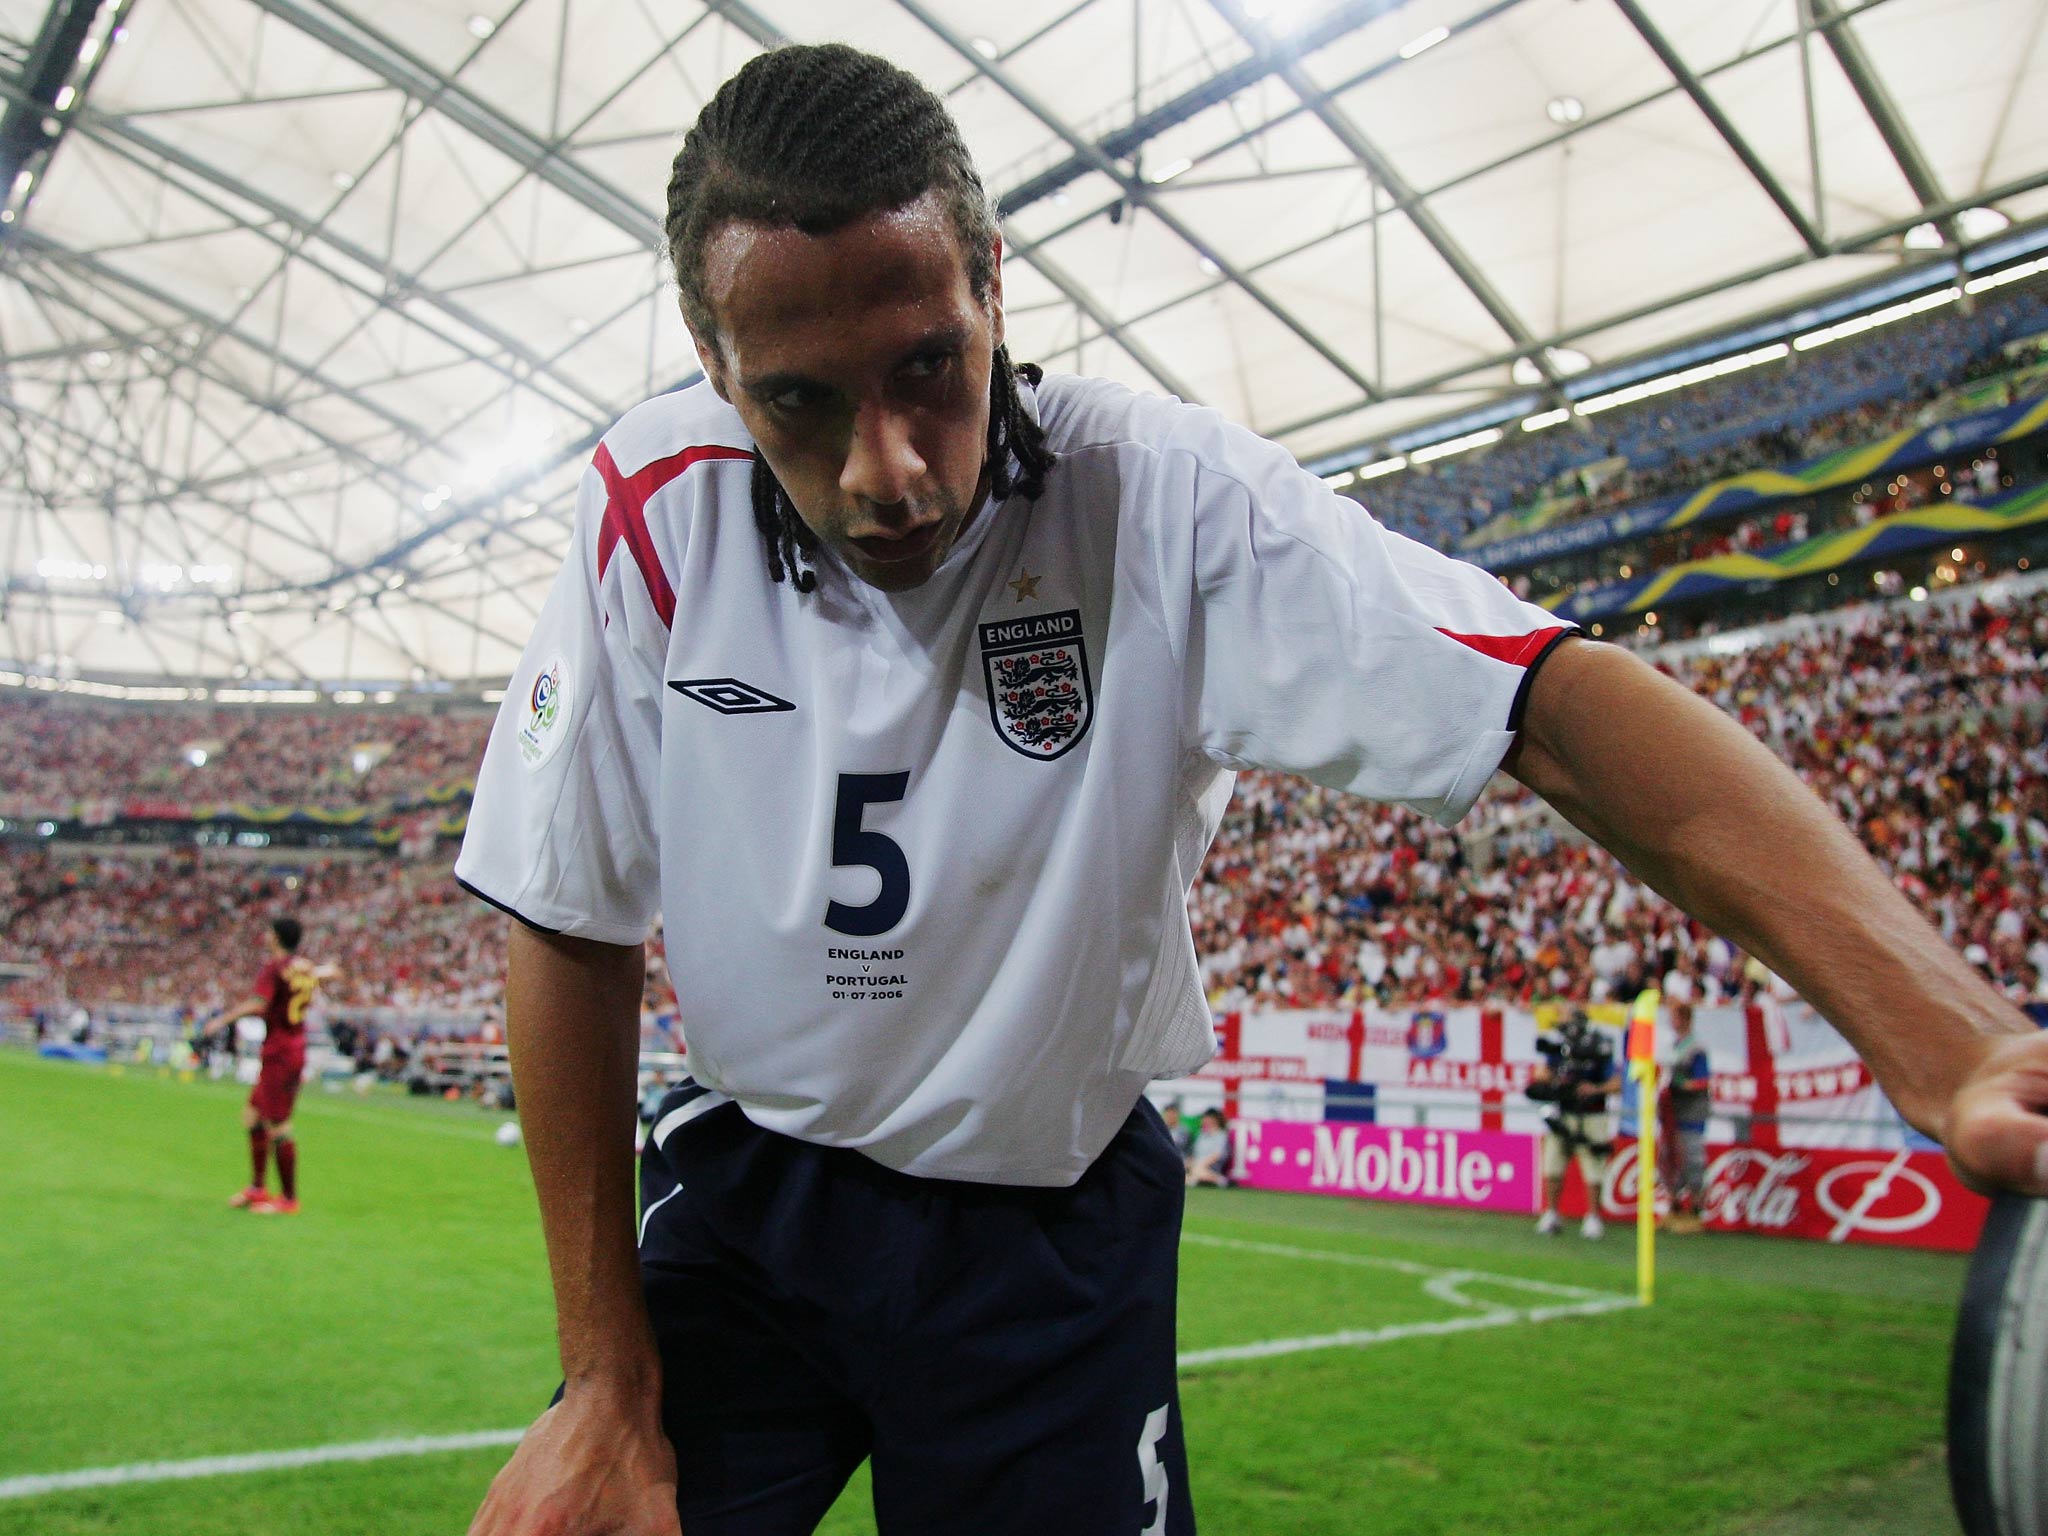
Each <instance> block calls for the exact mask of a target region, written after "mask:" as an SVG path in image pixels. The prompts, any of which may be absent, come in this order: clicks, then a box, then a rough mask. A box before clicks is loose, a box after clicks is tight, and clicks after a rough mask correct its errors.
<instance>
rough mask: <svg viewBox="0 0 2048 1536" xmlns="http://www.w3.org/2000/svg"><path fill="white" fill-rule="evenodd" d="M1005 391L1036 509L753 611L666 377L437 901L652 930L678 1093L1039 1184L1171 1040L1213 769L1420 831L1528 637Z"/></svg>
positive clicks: (1508, 694)
mask: <svg viewBox="0 0 2048 1536" xmlns="http://www.w3.org/2000/svg"><path fill="white" fill-rule="evenodd" d="M1026 403H1027V406H1029V407H1030V408H1031V409H1032V410H1033V411H1034V414H1036V415H1037V416H1038V417H1039V418H1040V420H1041V421H1042V422H1043V425H1044V427H1045V432H1046V438H1047V443H1048V445H1049V446H1050V447H1051V449H1052V450H1053V451H1054V452H1055V453H1056V454H1057V455H1058V456H1059V462H1058V465H1057V467H1055V468H1054V469H1053V470H1052V472H1051V474H1050V475H1049V476H1048V477H1047V480H1046V486H1045V490H1044V493H1043V494H1042V495H1041V496H1040V497H1039V498H1038V499H1037V500H1036V501H1026V500H1024V499H1022V498H1021V497H1012V498H1010V499H1009V500H1007V501H1005V502H1003V503H1001V504H1000V505H995V504H991V505H985V506H983V507H982V508H981V510H980V512H979V514H978V515H977V516H976V517H975V518H974V519H973V520H972V522H971V523H970V524H969V525H968V527H967V529H966V530H965V532H964V533H963V534H962V535H961V537H960V540H959V542H958V544H957V545H956V546H955V547H954V549H953V550H952V551H951V552H950V554H949V555H948V557H947V559H946V561H945V563H944V564H943V565H941V566H940V567H939V569H938V570H937V572H935V573H934V574H933V576H932V577H931V579H930V580H929V581H927V582H926V583H925V584H924V585H922V586H920V587H917V588H915V589H914V590H911V591H907V592H896V593H887V592H882V591H879V590H877V589H875V588H873V587H870V586H867V585H866V584H865V583H862V582H860V581H859V580H857V579H856V578H854V577H852V576H850V575H849V574H848V573H847V572H846V570H845V569H844V567H842V566H841V565H839V564H838V563H837V562H836V561H835V560H834V559H833V558H832V557H831V556H830V555H829V554H821V555H820V557H819V562H818V567H817V570H818V583H819V584H818V589H817V591H816V592H814V593H812V594H809V595H803V594H799V593H798V592H797V591H796V590H795V589H794V588H793V587H792V586H790V585H788V584H778V583H775V582H773V581H771V580H770V579H769V576H768V569H767V564H766V559H765V555H764V551H763V549H762V540H761V535H760V533H759V532H758V531H757V529H756V526H755V522H754V516H753V509H752V504H751V500H750V497H749V476H750V474H751V471H752V466H751V460H750V454H751V450H752V443H751V440H750V439H749V437H748V436H747V434H746V431H745V429H744V428H743V427H742V426H741V424H740V419H739V416H738V414H737V413H736V412H735V411H733V410H732V408H731V407H730V406H728V405H726V404H725V403H724V402H723V401H721V400H720V399H719V398H718V397H717V396H716V395H715V394H714V393H713V392H712V391H711V389H710V388H709V387H708V386H706V385H698V386H696V387H695V388H692V389H688V390H684V391H682V392H680V393H678V394H674V395H668V396H664V397H662V398H660V399H657V400H653V401H650V402H648V403H647V404H645V405H642V406H640V407H638V408H637V409H636V410H634V411H632V412H631V413H630V414H628V415H627V416H626V417H625V419H624V420H622V421H621V422H620V423H619V424H618V425H617V426H616V427H614V428H613V429H612V431H611V432H610V433H608V434H607V435H606V437H605V439H604V442H603V444H602V445H601V446H600V447H599V449H598V451H597V455H596V459H595V462H594V464H593V466H592V468H591V471H590V473H589V474H588V475H586V476H585V478H584V481H583V486H582V492H581V496H580V500H579V503H578V510H577V519H576V532H575V538H574V543H573V545H572V547H571V550H570V554H569V558H568V561H567V563H566V564H565V565H564V567H563V569H562V572H561V575H560V577H559V578H558V579H557V581H556V583H555V586H554V589H553V591H552V593H551V594H550V595H549V597H548V600H547V603H546V605H545V607H544V609H543V611H542V613H541V616H540V619H539V622H538V624H537V626H536V629H535V632H534V636H533V640H532V642H531V644H529V646H528V647H527V650H526V654H525V656H524V657H523V658H522V660H521V662H520V665H519V670H518V672H517V673H516V674H515V676H514V677H513V679H512V682H511V685H510V687H509V688H508V690H507V693H506V698H505V703H504V706H503V708H502V709H501V710H500V711H499V715H498V720H497V724H496V727H495V728H494V730H493V732H492V735H491V741H490V747H489V750H488V752H487V753H486V755H485V758H484V764H483V768H482V771H481V773H480V775H479V777H478V782H477V791H476V801H475V805H474V808H473V809H472V811H471V814H470V821H469V833H468V836H467V837H466V838H465V839H464V843H463V850H462V857H461V859H460V861H459V862H458V864H457V866H456V873H457V875H458V877H459V878H460V879H461V880H462V881H463V882H464V884H466V885H467V886H469V887H470V889H472V890H473V891H475V892H476V893H477V894H478V895H481V896H483V897H485V898H486V899H487V900H489V901H491V902H493V903H495V904H497V905H499V906H501V907H504V908H506V909H507V910H509V911H511V912H513V913H515V914H516V915H518V916H519V917H520V918H522V919H523V920H525V921H526V922H528V923H530V924H533V925H535V926H538V927H542V928H547V929H552V930H556V931H559V932H562V933H567V934H573V935H578V936H581V937H585V938H590V939H597V940H602V941H604V942H607V943H613V944H633V943H637V942H639V941H640V940H641V939H642V938H643V937H644V936H645V935H646V934H647V932H648V930H649V927H650V925H651V923H652V921H653V919H654V916H655V914H656V912H657V911H659V912H660V913H662V914H663V916H664V926H665V930H666V940H667V948H668V962H669V968H670V971H671V972H672V974H673V977H674V981H675V986H676V993H677V996H678V997H679V999H680V1000H681V1008H682V1017H683V1021H684V1030H685V1035H686V1038H687V1041H688V1046H689V1059H690V1065H691V1069H692V1071H693V1072H694V1073H695V1075H696V1076H697V1078H698V1080H699V1081H701V1082H703V1083H706V1084H707V1085H709V1086H711V1087H712V1088H715V1089H718V1090H721V1091H723V1092H725V1093H727V1094H730V1095H731V1096H732V1097H733V1098H734V1099H736V1100H737V1101H738V1102H739V1104H740V1106H741V1107H742V1108H743V1109H744V1111H745V1112H746V1114H747V1115H748V1116H749V1117H750V1118H751V1119H752V1120H754V1121H755V1122H756V1123H757V1124H759V1125H761V1126H763V1127H765V1128H767V1129H769V1130H773V1131H779V1132H783V1133H785V1134H787V1135H791V1136H798V1137H802V1138H804V1139H806V1140H809V1141H814V1142H820V1143H824V1144H827V1145H832V1146H841V1147H855V1148H859V1149H860V1150H861V1151H863V1152H865V1153H866V1154H868V1155H869V1156H871V1157H873V1158H875V1159H876V1160H878V1161H880V1162H882V1163H884V1164H886V1165H888V1166H889V1167H892V1168H897V1169H901V1170H903V1171H905V1172H908V1173H913V1174H919V1175H924V1176H929V1177H938V1178H949V1179H969V1180H980V1181H987V1182H997V1183H1006V1184H1042V1185H1060V1184H1068V1183H1071V1182H1072V1181H1073V1180H1075V1179H1076V1178H1078V1177H1079V1176H1080V1174H1081V1173H1082V1171H1083V1170H1084V1169H1086V1168H1087V1166H1088V1164H1089V1163H1090V1162H1091V1161H1092V1160H1093V1159H1094V1157H1095V1155H1096V1154H1097V1153H1098V1152H1099V1151H1101V1149H1102V1148H1103V1147H1104V1146H1105V1145H1106V1144H1107V1143H1108V1142H1109V1139H1110V1138H1111V1136H1112V1135H1114V1134H1115V1132H1116V1130H1117V1128H1118V1126H1119V1125H1121V1124H1122V1122H1123V1120H1124V1118H1125V1116H1126V1115H1127V1114H1128V1113H1129V1112H1130V1109H1131V1107H1132V1105H1133V1104H1134V1103H1135V1102H1136V1100H1137V1098H1138V1096H1139V1094H1140V1093H1141V1092H1142V1091H1143V1089H1144V1087H1145V1085H1146V1084H1147V1083H1148V1082H1150V1081H1151V1080H1152V1079H1153V1078H1155V1077H1174V1076H1179V1075H1182V1074H1184V1073H1187V1072H1191V1071H1193V1070H1194V1069H1196V1068H1198V1067H1199V1066H1201V1065H1202V1064H1203V1063H1204V1062H1206V1061H1207V1060H1208V1059H1209V1058H1210V1056H1211V1054H1212V1052H1213V1049H1214V1046H1213V1040H1212V1031H1211V1020H1210V1014H1209V1009H1208V1006H1207V1003H1206V1001H1205V999H1204V997H1203V994H1202V988H1201V984H1200V979H1199V973H1198V971H1197V969H1196V964H1195V955H1194V946H1193V942H1192V940H1191V938H1190V936H1189V932H1188V922H1187V914H1186V900H1187V892H1188V887H1189V884H1190V882H1192V881H1193V879H1194V878H1195V876H1196V874H1197V872H1198V871H1199V869H1200V867H1201V862H1202V857H1203V854H1204V853H1205V851H1206V850H1207V848H1208V845H1209V840H1210V838H1211V836H1212V835H1213V834H1214V832H1215V830H1216V824H1217V822H1218V821H1219V820H1220V819H1221V817H1222V814H1223V808H1224V805H1225V803H1226V802H1227V801H1228V799H1229V795H1230V786H1231V782H1232V773H1231V770H1233V769H1236V768H1240V767H1250V766H1258V767H1269V768H1279V769H1286V770H1290V771H1292V772H1295V773H1299V774H1303V775H1305V776H1306V777H1308V778H1310V779H1313V780H1315V781H1316V782H1317V783H1319V784H1323V785H1326V786H1328V787H1330V788H1332V789H1340V790H1347V791H1351V792H1354V793H1357V794H1361V795H1367V796H1371V797H1372V798H1375V799H1379V800H1388V801H1397V802H1399V803H1401V804H1404V805H1409V806H1413V807H1415V808H1417V809H1418V810H1421V811H1424V812H1426V813H1428V814H1429V815H1431V816H1434V817H1436V818H1438V819H1439V820H1441V821H1443V822H1446V823H1449V822H1452V821H1455V820H1456V819H1457V818H1458V817H1459V816H1461V815H1462V814H1463V813H1464V812H1465V810H1466V808H1467V807H1469V806H1470V805H1471V803H1472V801H1473V799H1474V798H1475V797H1476V796H1477V795H1478V793H1479V791H1480V789H1481V788H1482V787H1483V786H1484V785H1485V783H1486V781H1487V779H1488V778H1489V777H1490V776H1491V775H1492V773H1493V771H1494V768H1495V767H1496V766H1497V765H1498V764H1499V762H1500V759H1501V757H1502V755H1503V754H1504V753H1505V752H1506V751H1507V749H1508V746H1509V744H1510V743H1511V742H1512V740H1513V729H1512V725H1513V720H1514V716H1515V712H1516V710H1517V708H1518V702H1519V696H1520V690H1521V689H1522V688H1523V685H1524V682H1525V679H1526V677H1527V676H1528V675H1529V669H1530V667H1531V665H1532V664H1533V662H1534V661H1535V660H1536V659H1537V658H1538V657H1539V656H1540V655H1541V654H1542V653H1543V652H1544V650H1545V649H1546V647H1547V646H1548V645H1549V644H1550V643H1551V642H1553V641H1554V640H1555V639H1556V638H1557V637H1558V636H1559V635H1561V634H1562V633H1563V632H1564V628H1563V626H1561V625H1560V623H1559V622H1558V620H1557V619H1555V618H1554V617H1553V616H1551V615H1550V614H1548V613H1546V612H1544V611H1543V610H1542V609H1540V608H1535V607H1531V606H1529V605H1528V604H1525V603H1522V602H1520V601H1518V600H1517V599H1515V598H1514V597H1513V596H1512V595H1511V594H1510V593H1508V592H1507V591H1506V590H1505V589H1504V588H1503V587H1502V586H1501V585H1500V583H1499V582H1498V581H1496V580H1494V579H1493V578H1492V577H1490V576H1488V575H1486V574H1485V573H1484V572H1482V571H1479V570H1477V569H1475V568H1473V567H1471V566H1468V565H1463V564H1459V563H1458V562H1456V561H1453V560H1449V559H1447V558H1445V557H1443V556H1441V555H1439V554H1436V553H1435V552H1433V551H1431V550H1428V549H1426V548H1424V547H1423V546H1421V545H1419V544H1416V543H1413V542H1411V541H1410V540H1407V539H1404V538H1401V537H1400V536H1398V535H1396V534H1392V533H1389V532H1388V531H1386V530H1385V529H1383V528H1381V527H1380V526H1379V525H1378V524H1377V523H1376V522H1374V521H1373V519H1372V518H1371V517H1370V516H1368V515H1367V514H1366V513H1365V512H1364V511H1363V510H1362V509H1361V508H1360V507H1359V506H1358V505H1357V504H1356V503H1354V502H1351V501H1347V500H1344V499H1341V498H1339V497H1338V496H1336V495H1335V494H1333V493H1332V492H1331V491H1330V490H1329V489H1328V488H1327V487H1326V486H1324V485H1323V483H1322V482H1321V481H1320V480H1318V479H1317V478H1315V477H1314V476H1312V475H1309V474H1307V473H1305V472H1304V471H1303V470H1302V469H1301V468H1300V467H1299V466H1298V465H1296V464H1295V463H1294V461H1293V460H1292V459H1291V458H1290V457H1289V456H1288V455H1287V453H1286V452H1285V451H1283V450H1282V449H1280V448H1278V447H1276V446H1274V445H1273V444H1271V443H1268V442H1266V441H1264V440H1263V439H1261V438H1259V437H1257V436H1255V435H1253V434H1252V433H1250V432H1247V431H1244V430H1242V429H1240V428H1237V427H1234V426H1231V425H1230V424H1229V423H1227V422H1225V421H1224V420H1223V418H1222V417H1220V416H1218V415H1217V414H1216V413H1215V412H1213V411H1209V410H1203V409H1197V408H1194V407H1191V406H1187V405H1183V404H1181V403H1180V402H1178V401H1173V400H1165V399H1159V398H1156V397H1151V396H1141V395H1135V394H1132V393H1130V392H1129V391H1127V390H1125V389H1123V388H1121V387H1119V386H1116V385H1112V384H1108V383H1103V382H1100V381H1095V380H1088V379H1079V378H1071V377H1052V378H1048V379H1047V380H1046V381H1045V382H1044V383H1043V384H1042V385H1041V386H1040V387H1039V388H1038V389H1037V390H1036V391H1031V390H1029V389H1028V388H1027V389H1026Z"/></svg>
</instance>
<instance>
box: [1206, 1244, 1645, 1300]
mask: <svg viewBox="0 0 2048 1536" xmlns="http://www.w3.org/2000/svg"><path fill="white" fill-rule="evenodd" d="M1180 1240H1181V1241H1182V1242H1184V1243H1199V1244H1201V1245H1202V1246H1203V1247H1205V1248H1234V1249H1236V1250H1237V1251H1238V1252H1240V1253H1264V1254H1271V1255H1273V1256H1274V1257H1276V1258H1282V1259H1314V1260H1317V1261H1319V1262H1321V1263H1324V1264H1350V1265H1355V1266H1357V1267H1358V1268H1360V1269H1390V1270H1392V1271H1394V1272H1395V1273H1396V1274H1401V1275H1414V1276H1417V1277H1418V1278H1421V1279H1426V1280H1434V1279H1437V1278H1439V1277H1440V1276H1445V1275H1456V1276H1457V1277H1458V1278H1459V1279H1461V1280H1484V1281H1487V1282H1488V1283H1489V1284H1493V1285H1507V1286H1513V1287H1515V1288H1517V1289H1518V1290H1524V1291H1539V1292H1541V1293H1542V1294H1543V1295H1546V1296H1571V1297H1576V1298H1579V1299H1582V1300H1587V1301H1599V1300H1604V1299H1606V1298H1608V1297H1612V1296H1614V1295H1616V1293H1615V1292H1613V1291H1601V1290H1595V1289H1593V1288H1592V1287H1590V1286H1584V1285H1560V1284H1558V1283H1557V1282H1555V1281H1551V1280H1530V1279H1526V1278H1524V1277H1523V1276H1521V1275H1495V1274H1489V1273H1488V1272H1487V1271H1485V1270H1481V1269H1465V1268H1462V1267H1459V1266H1454V1265H1449V1264H1418V1263H1416V1262H1415V1261H1414V1260H1412V1259H1387V1258H1381V1257H1380V1256H1379V1255H1377V1254H1370V1253H1338V1252H1336V1251H1335V1250H1333V1249H1329V1248H1293V1247H1289V1246H1288V1245H1287V1244H1285V1243H1254V1242H1249V1241H1247V1240H1245V1239H1244V1238H1241V1237H1212V1236H1210V1235H1209V1234H1208V1233H1206V1232H1182V1233H1181V1235H1180Z"/></svg>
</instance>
